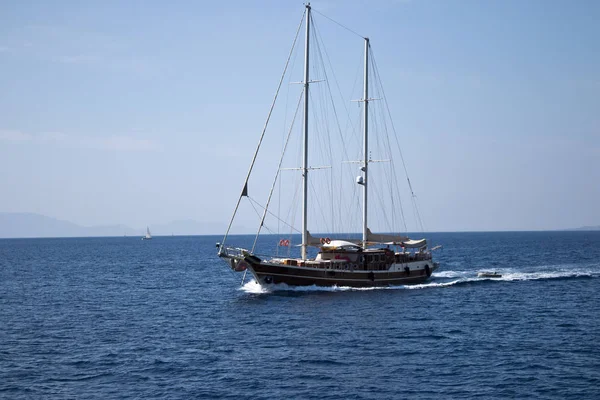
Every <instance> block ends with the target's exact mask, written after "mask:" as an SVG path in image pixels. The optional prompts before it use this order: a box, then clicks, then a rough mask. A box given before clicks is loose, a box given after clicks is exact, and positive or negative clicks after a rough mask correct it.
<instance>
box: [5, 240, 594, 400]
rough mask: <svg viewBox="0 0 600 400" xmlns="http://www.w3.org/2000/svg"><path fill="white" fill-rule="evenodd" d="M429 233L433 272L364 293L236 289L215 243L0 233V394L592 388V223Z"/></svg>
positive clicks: (239, 395) (556, 395)
mask: <svg viewBox="0 0 600 400" xmlns="http://www.w3.org/2000/svg"><path fill="white" fill-rule="evenodd" d="M428 236H429V238H430V239H431V242H433V243H434V244H442V245H443V246H444V247H443V249H442V250H440V251H438V252H437V253H436V259H437V261H439V262H440V264H441V266H440V269H439V270H438V271H436V272H435V273H434V275H433V277H432V279H431V280H430V281H428V283H426V284H421V285H416V286H400V287H393V288H377V289H373V288H370V289H350V288H342V287H340V288H316V287H308V288H290V287H285V286H277V287H271V288H266V289H265V288H261V287H259V286H257V285H256V284H254V283H252V282H250V281H248V282H246V283H245V284H244V285H243V286H242V285H241V274H235V273H233V272H231V271H230V270H228V268H227V267H226V266H225V264H223V263H222V262H221V261H220V260H219V259H218V258H217V257H216V249H215V242H217V241H219V240H221V238H220V237H210V236H198V237H155V238H154V239H153V240H151V241H142V240H140V238H132V237H121V238H81V239H5V240H0V398H6V399H46V398H56V399H95V398H97V399H107V398H114V399H157V398H161V399H163V398H167V399H196V398H207V399H284V398H293V399H390V398H398V399H403V398H407V399H440V398H451V399H455V398H485V399H488V398H518V399H523V398H527V399H598V398H600V232H502V233H434V234H430V235H428ZM251 240H252V238H251V237H243V236H239V237H233V238H232V239H231V242H230V243H233V242H237V243H239V244H248V243H251ZM262 240H265V241H276V240H277V238H275V237H265V238H264V239H262ZM480 270H492V271H496V272H498V273H501V274H502V278H500V279H484V278H478V277H477V272H478V271H480Z"/></svg>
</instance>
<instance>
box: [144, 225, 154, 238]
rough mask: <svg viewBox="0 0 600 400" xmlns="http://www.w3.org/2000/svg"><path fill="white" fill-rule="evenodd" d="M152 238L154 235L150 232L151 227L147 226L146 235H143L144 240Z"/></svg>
mask: <svg viewBox="0 0 600 400" xmlns="http://www.w3.org/2000/svg"><path fill="white" fill-rule="evenodd" d="M150 239H152V235H151V234H150V228H149V227H146V236H143V237H142V240H150Z"/></svg>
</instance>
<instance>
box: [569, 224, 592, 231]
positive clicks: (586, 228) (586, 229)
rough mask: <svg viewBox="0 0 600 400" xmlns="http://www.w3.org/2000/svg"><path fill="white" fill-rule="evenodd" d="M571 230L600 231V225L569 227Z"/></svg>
mask: <svg viewBox="0 0 600 400" xmlns="http://www.w3.org/2000/svg"><path fill="white" fill-rule="evenodd" d="M569 230H571V231H600V225H596V226H582V227H581V228H575V229H569Z"/></svg>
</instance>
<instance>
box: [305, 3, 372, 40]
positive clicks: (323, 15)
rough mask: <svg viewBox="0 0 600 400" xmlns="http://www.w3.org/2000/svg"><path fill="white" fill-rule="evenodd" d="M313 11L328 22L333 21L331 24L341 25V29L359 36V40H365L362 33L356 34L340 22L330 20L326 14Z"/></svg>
mask: <svg viewBox="0 0 600 400" xmlns="http://www.w3.org/2000/svg"><path fill="white" fill-rule="evenodd" d="M311 10H312V11H314V12H316V13H317V14H319V15H320V16H322V17H325V18H327V19H328V20H330V21H331V22H333V23H334V24H336V25H339V26H340V27H342V28H344V29H345V30H347V31H348V32H351V33H353V34H355V35H356V36H358V37H359V38H361V39H364V38H365V37H364V36H363V35H361V34H360V33H357V32H355V31H353V30H352V29H350V28H348V27H347V26H345V25H342V24H340V23H339V22H337V21H336V20H334V19H331V18H329V17H328V16H327V15H325V14H323V13H320V12H318V11H317V10H315V9H314V8H311Z"/></svg>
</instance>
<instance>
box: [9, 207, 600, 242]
mask: <svg viewBox="0 0 600 400" xmlns="http://www.w3.org/2000/svg"><path fill="white" fill-rule="evenodd" d="M225 228H226V226H224V225H223V224H215V223H200V222H197V221H194V220H179V221H173V222H169V223H168V224H154V225H150V231H151V232H152V236H170V235H215V234H220V233H222V232H225ZM565 230H569V231H600V225H596V226H582V227H580V228H572V229H565ZM145 233H146V227H145V226H144V227H141V228H138V229H134V228H131V227H129V226H126V225H102V226H81V225H77V224H74V223H73V222H69V221H62V220H59V219H56V218H51V217H47V216H45V215H40V214H33V213H0V238H34V237H86V236H91V237H97V236H123V235H127V236H140V237H141V236H143V235H144V234H145Z"/></svg>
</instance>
